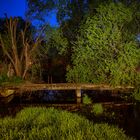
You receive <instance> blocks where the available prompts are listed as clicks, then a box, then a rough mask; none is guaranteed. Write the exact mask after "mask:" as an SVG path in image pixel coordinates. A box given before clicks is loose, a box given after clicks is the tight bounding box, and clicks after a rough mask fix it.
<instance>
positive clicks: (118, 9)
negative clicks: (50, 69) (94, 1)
mask: <svg viewBox="0 0 140 140" xmlns="http://www.w3.org/2000/svg"><path fill="white" fill-rule="evenodd" d="M132 14H133V12H132V10H131V9H130V8H128V7H126V6H124V5H123V4H121V3H116V4H115V3H110V4H108V5H100V6H99V8H97V14H96V15H94V16H92V17H88V18H87V20H86V21H85V22H84V23H83V24H82V25H81V28H80V31H79V34H80V35H79V36H78V37H77V42H76V43H75V44H76V45H75V46H73V48H74V54H73V56H72V61H73V67H70V68H68V73H67V81H68V82H92V83H109V84H111V85H134V84H135V83H136V78H137V77H138V73H136V72H135V68H136V66H138V64H139V60H140V48H139V47H138V44H137V42H136V40H135V36H134V34H130V33H129V34H128V30H127V29H126V28H125V26H126V25H127V24H129V23H130V22H131V21H132V19H133V17H132Z"/></svg>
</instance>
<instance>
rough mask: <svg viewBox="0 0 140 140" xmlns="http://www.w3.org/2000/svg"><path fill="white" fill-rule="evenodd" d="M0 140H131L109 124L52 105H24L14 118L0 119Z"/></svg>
mask: <svg viewBox="0 0 140 140" xmlns="http://www.w3.org/2000/svg"><path fill="white" fill-rule="evenodd" d="M0 139H1V140H19V139H20V140H97V139H98V140H131V139H132V138H129V137H127V136H126V135H125V134H124V132H123V131H122V130H120V129H119V128H117V127H115V126H109V125H108V124H93V123H92V122H90V121H89V120H87V119H85V118H84V117H81V116H78V115H77V114H72V113H69V112H66V111H60V110H56V109H53V108H49V109H46V108H41V107H38V108H37V107H34V108H25V109H24V110H22V111H21V112H19V113H18V114H17V115H16V117H15V118H11V117H6V118H1V119H0Z"/></svg>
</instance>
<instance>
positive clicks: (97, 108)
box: [92, 103, 104, 115]
mask: <svg viewBox="0 0 140 140" xmlns="http://www.w3.org/2000/svg"><path fill="white" fill-rule="evenodd" d="M92 112H93V113H94V114H95V115H101V114H102V113H103V112H104V109H103V106H102V104H99V103H97V104H94V105H93V107H92Z"/></svg>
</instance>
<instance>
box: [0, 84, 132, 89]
mask: <svg viewBox="0 0 140 140" xmlns="http://www.w3.org/2000/svg"><path fill="white" fill-rule="evenodd" d="M0 89H14V90H21V91H34V90H76V89H82V90H131V89H134V87H132V86H116V87H113V86H109V85H95V84H77V83H59V84H21V85H13V86H1V87H0Z"/></svg>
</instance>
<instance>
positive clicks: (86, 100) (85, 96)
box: [83, 94, 92, 105]
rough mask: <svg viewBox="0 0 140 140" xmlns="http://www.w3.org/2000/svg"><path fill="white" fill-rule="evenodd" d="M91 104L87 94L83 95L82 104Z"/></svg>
mask: <svg viewBox="0 0 140 140" xmlns="http://www.w3.org/2000/svg"><path fill="white" fill-rule="evenodd" d="M91 103H92V100H91V98H89V97H88V95H87V94H84V97H83V104H85V105H89V104H91Z"/></svg>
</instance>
